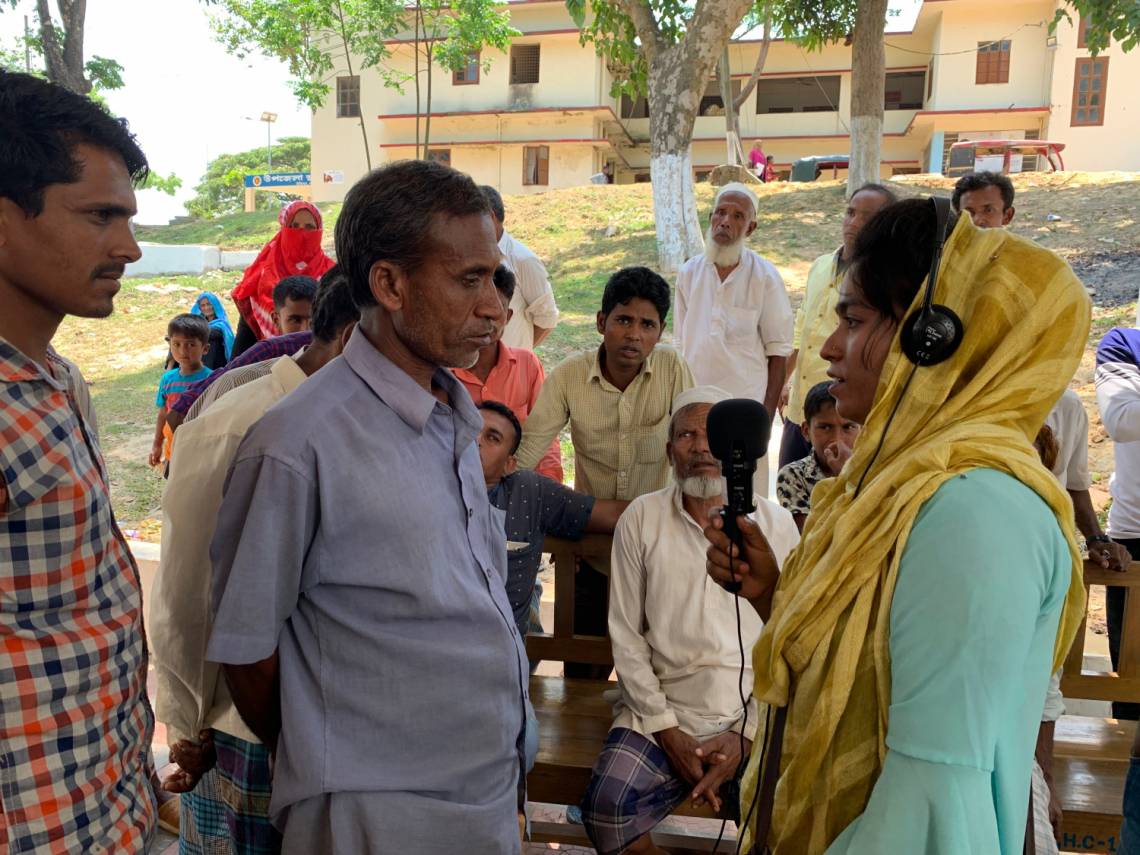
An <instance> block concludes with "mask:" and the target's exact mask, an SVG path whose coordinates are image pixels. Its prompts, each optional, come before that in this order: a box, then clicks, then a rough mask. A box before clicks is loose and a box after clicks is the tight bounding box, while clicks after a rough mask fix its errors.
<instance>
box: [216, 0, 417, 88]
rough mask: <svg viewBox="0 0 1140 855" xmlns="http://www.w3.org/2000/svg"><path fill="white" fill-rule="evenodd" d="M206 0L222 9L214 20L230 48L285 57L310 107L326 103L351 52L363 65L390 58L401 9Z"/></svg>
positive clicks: (337, 0)
mask: <svg viewBox="0 0 1140 855" xmlns="http://www.w3.org/2000/svg"><path fill="white" fill-rule="evenodd" d="M204 2H205V3H206V4H207V5H210V6H214V7H217V8H218V9H219V10H220V11H221V14H218V15H215V16H214V17H213V19H212V23H213V27H214V32H215V34H216V35H217V38H218V41H219V42H220V43H221V44H222V45H223V46H224V47H225V48H226V50H227V51H228V52H229V53H231V54H233V55H235V56H237V57H238V58H245V57H246V56H248V55H249V54H251V53H260V54H262V55H264V56H268V57H273V58H275V59H279V60H281V61H283V62H284V63H285V64H286V65H287V66H288V68H289V75H290V78H291V79H290V86H291V88H292V90H293V94H294V95H295V96H296V98H297V100H298V101H300V102H301V103H302V104H304V105H305V106H307V107H308V108H309V109H311V110H316V109H317V108H318V107H320V106H321V105H323V104H324V102H325V99H326V98H327V97H328V94H329V92H330V91H331V87H330V85H329V83H330V81H331V80H332V79H334V78H335V77H336V76H337V75H338V74H345V73H347V72H348V64H349V62H350V59H351V56H352V55H355V56H360V57H362V58H363V63H364V66H365V67H369V66H373V65H377V64H379V63H382V62H384V61H385V60H386V59H387V58H388V56H389V53H390V52H389V50H388V48H387V46H386V45H385V44H384V41H385V40H386V39H387V38H389V37H390V35H391V34H392V33H393V32H395V29H396V27H397V24H398V21H399V17H400V14H401V10H402V4H401V3H399V2H396V0H204ZM355 71H356V69H354V72H355Z"/></svg>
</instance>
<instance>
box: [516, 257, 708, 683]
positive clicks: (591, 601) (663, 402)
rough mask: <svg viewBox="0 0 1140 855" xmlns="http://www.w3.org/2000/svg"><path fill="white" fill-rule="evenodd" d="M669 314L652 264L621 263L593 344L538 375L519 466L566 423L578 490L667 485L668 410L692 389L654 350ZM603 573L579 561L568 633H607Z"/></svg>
mask: <svg viewBox="0 0 1140 855" xmlns="http://www.w3.org/2000/svg"><path fill="white" fill-rule="evenodd" d="M668 314H669V285H668V284H667V283H666V282H665V280H664V279H662V278H661V277H660V276H659V275H658V274H656V273H654V272H653V271H652V270H650V269H648V268H646V267H626V268H624V269H622V270H619V271H618V272H617V273H615V274H614V275H613V276H611V277H610V280H609V282H607V283H606V288H605V292H604V293H603V294H602V308H601V311H599V312H598V317H597V324H598V333H599V334H600V335H601V336H602V344H601V346H600V347H599V348H598V349H597V350H596V351H587V352H584V353H579V354H576V355H574V356H571V357H569V358H568V359H566V360H565V361H564V362H562V363H561V364H560V365H558V366H557V367H556V368H555V369H554V370H553V371H552V372H550V376H549V377H547V378H546V382H545V383H544V384H543V386H542V391H541V392H540V393H539V396H538V401H537V402H536V403H535V405H534V410H533V411H532V412H531V414H530V416H529V417H528V418H527V421H526V425H525V427H524V428H523V440H522V444H521V445H520V446H519V450H518V453H517V458H518V464H519V467H520V468H523V469H532V468H534V466H535V465H537V463H538V461H539V460H540V459H541V458H542V455H543V454H544V453H545V451H546V449H547V448H548V447H549V446H550V442H551V440H553V439H554V438H555V437H556V436H558V434H559V433H560V432H561V430H562V429H563V428H564V427H565V426H566V424H567V423H569V424H570V439H571V441H572V443H573V445H574V487H575V489H577V490H578V491H579V492H582V493H586V494H588V495H591V496H594V497H595V498H597V499H620V500H624V501H630V500H633V499H636V498H637V497H638V496H640V495H642V494H644V493H650V492H653V491H654V490H660V489H661V488H662V487H664V486H665V485H666V484H668V483H669V477H670V472H669V461H668V459H667V458H666V456H665V443H666V441H667V440H668V432H669V414H670V412H672V408H673V399H674V398H675V397H676V396H677V395H679V394H680V393H681V392H683V391H684V390H686V389H688V388H690V387H691V386H693V374H692V372H691V371H690V370H689V366H688V365H687V364H686V363H685V360H684V359H682V358H681V356H680V354H678V353H677V352H676V351H675V350H673V349H672V348H671V347H666V346H661V347H658V342H660V340H661V333H662V332H663V331H664V328H665V318H666V317H667V316H668ZM608 569H609V568H608V566H606V567H600V568H598V569H594V568H593V567H590V566H589V565H586V564H583V565H582V566H581V569H580V571H579V573H578V577H577V580H576V584H575V595H574V600H575V602H574V631H575V632H576V633H579V634H582V635H605V634H606V608H607V604H606V600H607V591H608V587H609V583H608V579H607V576H606V575H605V573H606V572H608ZM604 670H605V671H606V672H607V673H605V674H602V675H601V676H602V677H605V676H608V670H609V669H604ZM597 673H598V670H597V668H596V667H594V666H588V665H580V664H575V663H567V665H566V676H567V677H588V676H595V675H597Z"/></svg>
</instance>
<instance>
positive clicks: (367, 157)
mask: <svg viewBox="0 0 1140 855" xmlns="http://www.w3.org/2000/svg"><path fill="white" fill-rule="evenodd" d="M336 13H337V16H338V17H339V18H340V40H341V44H342V45H344V64H345V66H347V68H348V76H349V77H352V76H353V73H352V51H351V50H350V49H349V46H348V28H347V26H346V25H345V22H344V7H343V6H341V4H340V3H337V4H336ZM360 136H361V138H362V139H363V140H364V162H365V163H366V164H367V165H368V171H369V172H371V171H372V152H371V151H370V150H369V148H368V129H367V128H365V127H364V111H363V109H362V110H361V111H360Z"/></svg>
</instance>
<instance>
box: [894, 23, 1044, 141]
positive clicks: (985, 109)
mask: <svg viewBox="0 0 1140 855" xmlns="http://www.w3.org/2000/svg"><path fill="white" fill-rule="evenodd" d="M926 2H927V3H929V2H931V0H926ZM1048 112H1049V108H1048V107H978V108H971V109H969V110H919V111H917V112H916V113H915V114H914V115H915V118H916V119H917V118H918V117H919V116H967V115H970V114H973V113H1048Z"/></svg>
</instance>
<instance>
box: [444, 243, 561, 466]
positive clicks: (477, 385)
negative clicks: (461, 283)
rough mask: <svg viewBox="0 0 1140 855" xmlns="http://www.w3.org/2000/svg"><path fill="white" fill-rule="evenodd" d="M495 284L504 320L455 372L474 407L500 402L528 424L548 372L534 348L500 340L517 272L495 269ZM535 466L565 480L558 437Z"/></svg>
mask: <svg viewBox="0 0 1140 855" xmlns="http://www.w3.org/2000/svg"><path fill="white" fill-rule="evenodd" d="M495 287H496V288H497V289H498V290H499V296H500V297H501V298H502V300H503V308H504V309H506V314H505V315H504V316H503V318H502V321H501V322H499V323H496V325H495V332H494V334H493V336H492V339H493V340H492V341H491V343H490V344H488V345H487V346H486V347H484V348H482V349H481V350H480V351H479V361H478V362H476V363H475V364H474V365H473V366H472V367H471V368H467V369H464V368H456V369H453V371H454V374H455V376H456V377H458V378H459V382H461V383H462V384H463V385H464V386H465V387H466V388H467V391H468V393H470V395H471V400H473V401H474V402H475V406H479V405H480V404H482V403H483V402H484V401H500V402H501V403H504V404H506V405H507V406H508V407H510V408H511V412H513V413H514V414H515V417H516V418H517V419H518V420H519V422H520V423H521V424H525V423H526V417H527V416H528V415H530V411H531V410H533V409H534V403H535V401H537V400H538V391H539V389H541V388H542V381H543V380H545V379H546V373H545V372H544V371H543V370H542V363H541V362H539V361H538V357H537V356H535V355H534V353H533V352H532V351H529V350H525V349H524V348H521V347H511V346H510V345H506V344H503V342H502V341H500V339H502V337H503V330H505V329H506V327H507V324H508V323H509V322H510V320H511V315H512V314H513V311H512V310H511V309H510V308H509V306H510V302H511V298H512V297H513V296H514V293H515V274H513V273H512V272H511V271H510V270H509V269H507V268H506V267H505V266H503V265H500V266H499V268H498V269H497V270H496V271H495ZM534 468H535V471H536V472H538V473H539V474H540V475H545V476H546V477H547V478H552V479H553V480H555V481H557V482H558V483H559V484H561V483H562V449H561V447H560V446H559V444H558V437H555V438H554V439H553V440H552V441H551V443H550V448H549V449H547V452H546V454H544V455H543V457H542V460H540V461H539V462H538V465H537V466H535V467H534Z"/></svg>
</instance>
